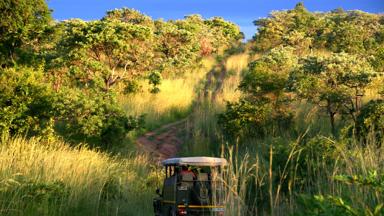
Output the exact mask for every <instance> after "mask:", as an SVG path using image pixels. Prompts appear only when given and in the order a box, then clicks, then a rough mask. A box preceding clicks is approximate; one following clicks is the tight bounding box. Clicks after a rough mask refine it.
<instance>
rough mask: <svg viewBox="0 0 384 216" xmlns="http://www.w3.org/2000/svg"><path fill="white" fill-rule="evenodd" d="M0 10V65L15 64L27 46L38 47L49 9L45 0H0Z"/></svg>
mask: <svg viewBox="0 0 384 216" xmlns="http://www.w3.org/2000/svg"><path fill="white" fill-rule="evenodd" d="M0 11H1V15H2V16H1V20H0V65H1V66H3V67H4V66H9V65H14V64H15V63H16V62H17V61H18V57H19V56H20V55H21V54H22V53H23V52H26V51H28V49H35V48H37V47H36V46H37V45H36V44H39V40H41V38H42V37H44V35H45V33H46V32H45V31H46V28H47V26H48V24H49V22H50V21H51V11H50V10H49V9H48V6H47V4H46V2H45V0H31V1H28V0H1V1H0ZM29 54H33V52H29Z"/></svg>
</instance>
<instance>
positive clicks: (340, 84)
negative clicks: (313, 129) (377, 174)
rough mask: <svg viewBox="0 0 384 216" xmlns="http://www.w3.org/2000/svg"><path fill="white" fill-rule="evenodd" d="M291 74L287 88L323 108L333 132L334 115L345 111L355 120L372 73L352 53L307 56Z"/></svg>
mask: <svg viewBox="0 0 384 216" xmlns="http://www.w3.org/2000/svg"><path fill="white" fill-rule="evenodd" d="M300 62H301V66H300V67H299V68H298V69H297V70H294V71H293V72H292V73H291V74H290V83H291V84H290V87H291V89H292V90H294V91H295V92H296V93H297V94H298V95H299V97H302V98H305V99H307V100H308V101H309V102H312V103H314V104H317V105H318V106H320V107H321V108H324V110H325V111H326V113H327V114H328V116H329V119H330V124H331V128H332V132H333V134H334V135H335V134H336V127H335V116H336V114H342V115H344V114H346V115H349V116H350V117H351V119H352V120H353V121H354V122H356V114H357V113H358V112H359V110H360V107H361V98H362V97H363V96H364V94H365V89H366V87H367V85H368V84H369V83H370V82H371V78H372V77H373V76H374V75H375V73H374V72H373V69H372V68H371V67H370V65H369V64H368V62H367V61H366V60H365V59H363V58H360V57H357V56H355V55H349V54H346V53H339V54H333V55H331V56H330V57H317V56H309V57H305V58H302V59H301V61H300Z"/></svg>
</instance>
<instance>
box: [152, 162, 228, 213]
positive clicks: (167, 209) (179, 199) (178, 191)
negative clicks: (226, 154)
mask: <svg viewBox="0 0 384 216" xmlns="http://www.w3.org/2000/svg"><path fill="white" fill-rule="evenodd" d="M226 164H227V161H226V160H225V159H223V158H214V157H183V158H170V159H167V160H164V161H162V165H163V166H164V167H165V176H166V177H165V180H164V184H163V190H162V192H160V189H157V191H156V193H157V194H158V195H159V196H158V197H156V198H155V199H154V200H153V206H154V210H155V216H176V215H178V216H184V215H188V216H203V215H215V216H223V215H224V211H225V208H224V203H223V201H224V187H223V184H222V181H221V177H220V175H221V170H222V168H223V166H225V165H226Z"/></svg>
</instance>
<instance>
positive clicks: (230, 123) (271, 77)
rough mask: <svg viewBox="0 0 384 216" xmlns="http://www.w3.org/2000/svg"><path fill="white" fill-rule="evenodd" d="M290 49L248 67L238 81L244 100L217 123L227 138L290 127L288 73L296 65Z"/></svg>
mask: <svg viewBox="0 0 384 216" xmlns="http://www.w3.org/2000/svg"><path fill="white" fill-rule="evenodd" d="M293 51H294V49H293V48H290V47H285V48H276V49H272V50H271V51H270V52H269V53H268V54H266V55H264V56H263V57H261V58H260V59H258V60H256V61H254V62H252V63H250V64H249V67H248V68H249V70H248V71H247V72H246V73H245V75H244V77H243V79H242V80H241V82H240V85H239V89H240V90H241V91H242V92H243V94H244V97H243V98H242V99H241V100H240V101H239V102H236V103H229V104H228V105H227V110H226V112H225V113H223V114H221V115H220V117H219V124H220V125H221V126H222V128H223V129H224V132H225V133H226V134H228V135H230V136H232V137H233V136H235V137H236V136H243V135H245V134H247V135H252V136H254V135H265V134H266V131H268V132H269V133H272V134H274V133H276V132H281V131H282V130H283V128H286V127H288V126H289V125H290V123H291V120H292V113H291V110H290V106H289V102H290V100H291V98H290V96H289V95H288V94H287V92H286V86H287V82H288V77H289V73H290V71H291V70H292V69H293V68H294V67H295V66H296V64H297V58H295V56H294V55H293Z"/></svg>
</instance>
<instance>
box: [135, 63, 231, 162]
mask: <svg viewBox="0 0 384 216" xmlns="http://www.w3.org/2000/svg"><path fill="white" fill-rule="evenodd" d="M225 76H226V70H225V65H224V63H223V62H220V63H218V64H217V65H216V66H215V67H214V68H213V69H211V70H210V72H208V73H207V75H206V77H205V79H206V82H205V85H204V88H203V89H202V90H201V91H200V92H199V93H198V97H197V102H199V101H202V100H204V99H205V100H206V99H209V100H211V101H214V100H215V99H216V96H217V95H218V94H219V93H220V92H221V91H222V84H223V80H224V78H225ZM210 91H211V94H209V93H210ZM194 106H198V103H195V105H194ZM193 109H194V108H193ZM190 118H191V117H190V116H188V117H186V118H184V119H182V120H179V121H176V122H173V123H170V124H166V125H163V126H162V127H160V128H158V129H156V130H154V131H150V132H147V133H145V134H144V135H142V136H140V137H139V138H137V140H136V143H137V146H138V149H139V150H140V151H142V152H144V153H147V154H149V155H150V157H151V159H152V160H153V161H155V162H157V163H159V162H161V161H162V160H164V159H167V158H171V157H175V156H177V154H178V152H179V151H180V150H181V148H182V145H183V143H184V142H185V140H186V134H188V133H189V131H186V130H187V128H189V127H187V124H188V121H189V120H190ZM192 120H193V119H192Z"/></svg>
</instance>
